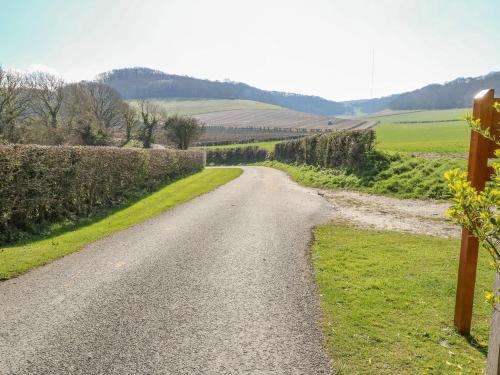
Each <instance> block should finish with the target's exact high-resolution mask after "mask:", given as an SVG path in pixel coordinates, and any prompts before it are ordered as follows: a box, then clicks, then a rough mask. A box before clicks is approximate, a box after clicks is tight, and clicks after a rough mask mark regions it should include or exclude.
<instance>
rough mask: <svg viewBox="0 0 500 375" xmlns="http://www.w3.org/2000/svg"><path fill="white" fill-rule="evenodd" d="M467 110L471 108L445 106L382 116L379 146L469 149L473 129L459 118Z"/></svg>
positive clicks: (448, 150) (430, 150) (388, 148)
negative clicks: (432, 109)
mask: <svg viewBox="0 0 500 375" xmlns="http://www.w3.org/2000/svg"><path fill="white" fill-rule="evenodd" d="M467 111H470V110H468V109H466V108H463V109H445V110H438V111H419V112H413V113H403V114H396V115H389V116H383V117H379V119H380V124H379V125H377V127H376V128H375V130H376V133H377V141H378V145H377V148H378V149H379V150H384V151H396V152H416V153H439V154H448V153H466V152H468V150H469V138H470V129H469V127H468V126H467V124H466V123H465V121H461V120H459V119H461V118H462V117H463V116H464V115H465V114H466V113H467ZM451 120H456V121H451ZM429 121H435V122H431V123H429Z"/></svg>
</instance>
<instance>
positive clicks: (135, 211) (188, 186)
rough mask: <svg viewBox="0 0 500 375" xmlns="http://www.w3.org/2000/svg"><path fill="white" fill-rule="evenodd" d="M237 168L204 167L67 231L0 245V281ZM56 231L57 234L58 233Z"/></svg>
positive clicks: (204, 188)
mask: <svg viewBox="0 0 500 375" xmlns="http://www.w3.org/2000/svg"><path fill="white" fill-rule="evenodd" d="M242 172H243V171H242V170H241V169H239V168H227V169H207V170H204V171H202V172H199V173H196V174H194V175H192V176H189V177H186V178H183V179H181V180H178V181H176V182H173V183H171V184H168V185H167V186H165V187H163V188H162V189H160V190H158V191H156V192H155V193H153V194H150V195H148V196H147V197H145V198H143V199H141V200H139V201H136V202H133V203H129V205H128V206H127V205H126V204H125V205H122V206H121V207H118V208H116V209H114V210H112V212H111V213H109V215H107V216H105V217H100V218H98V220H90V222H87V221H86V220H82V222H81V223H80V225H77V226H76V227H75V228H70V230H66V231H63V232H62V233H60V231H56V233H54V234H53V235H49V236H46V237H45V238H41V239H39V240H35V241H32V242H29V243H25V244H22V245H17V246H8V247H3V248H0V280H4V279H9V278H11V277H15V276H18V275H20V274H21V273H23V272H26V271H28V270H30V269H32V268H35V267H38V266H41V265H43V264H46V263H48V262H50V261H52V260H55V259H57V258H60V257H63V256H64V255H67V254H70V253H72V252H75V251H78V250H80V249H81V248H82V247H83V246H85V245H87V244H89V243H91V242H94V241H97V240H99V239H101V238H103V237H106V236H109V235H110V234H112V233H115V232H117V231H119V230H122V229H125V228H129V227H131V226H133V225H135V224H138V223H140V222H142V221H145V220H147V219H149V218H152V217H153V216H156V215H159V214H161V213H162V212H165V211H167V210H169V209H171V208H173V207H175V206H177V205H179V204H182V203H184V202H187V201H188V200H191V199H193V198H195V197H197V196H199V195H201V194H204V193H206V192H209V191H211V190H213V189H215V188H216V187H218V186H220V185H222V184H225V183H226V182H228V181H230V180H232V179H234V178H236V177H238V176H239V175H240V174H241V173H242ZM58 232H59V233H58Z"/></svg>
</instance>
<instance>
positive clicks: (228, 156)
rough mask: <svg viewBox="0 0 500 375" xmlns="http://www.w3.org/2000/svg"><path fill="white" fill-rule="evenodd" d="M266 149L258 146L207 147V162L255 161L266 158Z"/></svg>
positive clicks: (267, 154)
mask: <svg viewBox="0 0 500 375" xmlns="http://www.w3.org/2000/svg"><path fill="white" fill-rule="evenodd" d="M268 156H269V153H268V152H267V150H264V149H263V148H260V147H258V146H246V147H234V148H214V149H207V163H208V164H227V165H232V164H240V163H255V162H259V161H264V160H266V159H267V158H268Z"/></svg>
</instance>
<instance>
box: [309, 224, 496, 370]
mask: <svg viewBox="0 0 500 375" xmlns="http://www.w3.org/2000/svg"><path fill="white" fill-rule="evenodd" d="M458 249H459V242H458V240H450V239H442V238H436V237H428V236H417V235H408V234H401V233H395V232H379V231H373V230H360V229H353V228H349V227H347V226H343V225H332V224H330V225H325V226H321V227H319V228H317V229H316V231H315V242H314V244H313V246H312V253H313V262H314V267H315V275H316V280H317V283H318V286H319V291H320V294H321V302H322V307H323V311H324V322H323V327H324V330H325V333H326V336H327V346H328V350H329V352H330V354H331V358H332V362H333V367H334V369H335V371H336V372H337V373H339V374H457V373H466V374H482V373H483V368H484V365H485V353H486V345H487V340H488V332H489V320H490V317H491V310H490V307H489V306H488V305H487V304H486V303H485V302H484V297H483V291H484V290H489V288H490V287H491V283H492V280H493V271H492V270H490V269H489V267H488V259H487V257H486V256H482V257H481V259H480V262H479V267H478V279H477V289H476V290H477V293H476V300H475V310H474V318H473V330H472V335H473V337H472V338H470V340H469V341H468V340H467V339H465V338H463V337H461V336H459V335H457V334H456V333H455V331H454V329H453V311H454V301H455V285H456V274H457V267H458V266H457V264H458V263H457V261H458ZM483 255H485V254H483Z"/></svg>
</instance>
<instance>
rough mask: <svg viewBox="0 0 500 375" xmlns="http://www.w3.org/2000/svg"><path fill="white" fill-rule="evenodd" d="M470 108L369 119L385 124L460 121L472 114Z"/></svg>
mask: <svg viewBox="0 0 500 375" xmlns="http://www.w3.org/2000/svg"><path fill="white" fill-rule="evenodd" d="M471 111H472V110H471V109H470V108H455V109H441V110H435V111H417V112H404V113H387V114H379V115H372V116H368V117H369V118H373V117H376V118H377V119H378V120H380V121H381V122H383V123H387V122H390V123H394V122H423V121H449V120H459V119H461V118H462V117H464V116H465V114H466V113H467V112H471Z"/></svg>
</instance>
